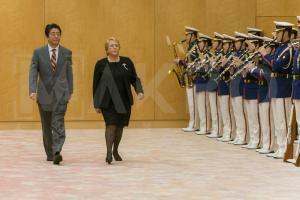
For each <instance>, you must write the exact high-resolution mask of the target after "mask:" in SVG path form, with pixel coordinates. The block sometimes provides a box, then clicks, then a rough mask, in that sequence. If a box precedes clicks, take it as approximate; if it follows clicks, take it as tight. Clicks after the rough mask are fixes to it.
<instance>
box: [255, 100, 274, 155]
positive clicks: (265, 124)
mask: <svg viewBox="0 0 300 200" xmlns="http://www.w3.org/2000/svg"><path fill="white" fill-rule="evenodd" d="M258 107H259V120H260V123H259V124H260V127H261V133H262V148H263V149H267V150H270V149H271V145H272V140H271V136H272V132H271V131H272V129H271V127H272V124H273V123H271V116H270V115H271V105H270V102H262V103H259V104H258Z"/></svg>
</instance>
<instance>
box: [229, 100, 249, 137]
mask: <svg viewBox="0 0 300 200" xmlns="http://www.w3.org/2000/svg"><path fill="white" fill-rule="evenodd" d="M231 103H232V110H233V115H234V119H235V122H236V123H235V125H236V139H237V140H239V141H245V140H246V127H247V126H246V123H247V122H246V117H245V110H244V103H243V97H242V96H237V97H231Z"/></svg>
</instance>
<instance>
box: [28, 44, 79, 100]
mask: <svg viewBox="0 0 300 200" xmlns="http://www.w3.org/2000/svg"><path fill="white" fill-rule="evenodd" d="M31 93H37V102H38V103H39V104H43V105H50V104H53V103H54V102H53V101H57V102H60V103H68V100H69V97H70V95H71V94H72V93H73V72H72V51H70V50H69V49H66V48H64V47H62V46H59V50H58V56H57V65H56V70H55V72H53V71H52V67H51V62H50V54H49V49H48V45H46V46H43V47H41V48H38V49H36V50H34V53H33V57H32V61H31V65H30V72H29V94H31Z"/></svg>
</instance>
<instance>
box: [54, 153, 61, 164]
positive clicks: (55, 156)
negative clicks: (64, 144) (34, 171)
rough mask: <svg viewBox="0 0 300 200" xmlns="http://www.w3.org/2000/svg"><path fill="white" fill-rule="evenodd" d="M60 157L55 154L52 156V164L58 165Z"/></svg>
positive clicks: (58, 154)
mask: <svg viewBox="0 0 300 200" xmlns="http://www.w3.org/2000/svg"><path fill="white" fill-rule="evenodd" d="M62 160H63V159H62V156H61V155H60V153H57V154H55V155H54V156H53V164H54V165H59V163H60V162H61V161H62Z"/></svg>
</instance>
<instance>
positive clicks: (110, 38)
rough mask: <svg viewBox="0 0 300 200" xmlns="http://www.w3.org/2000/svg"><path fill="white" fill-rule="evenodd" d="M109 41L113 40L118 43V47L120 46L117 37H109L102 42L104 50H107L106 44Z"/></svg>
mask: <svg viewBox="0 0 300 200" xmlns="http://www.w3.org/2000/svg"><path fill="white" fill-rule="evenodd" d="M110 41H114V42H116V43H117V44H118V45H119V48H120V42H119V40H118V39H117V38H115V37H109V38H108V39H107V40H106V42H105V43H104V48H105V51H106V52H107V50H108V45H109V42H110Z"/></svg>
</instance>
